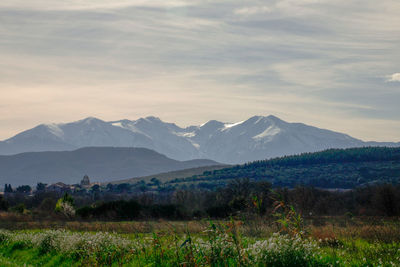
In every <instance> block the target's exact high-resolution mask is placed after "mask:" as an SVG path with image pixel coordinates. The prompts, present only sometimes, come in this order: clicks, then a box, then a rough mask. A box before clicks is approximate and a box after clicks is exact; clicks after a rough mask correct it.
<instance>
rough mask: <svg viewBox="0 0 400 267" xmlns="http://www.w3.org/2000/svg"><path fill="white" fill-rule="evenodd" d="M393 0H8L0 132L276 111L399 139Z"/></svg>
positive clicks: (0, 6) (0, 12)
mask: <svg viewBox="0 0 400 267" xmlns="http://www.w3.org/2000/svg"><path fill="white" fill-rule="evenodd" d="M399 12H400V2H399V1H395V0H383V1H379V2H377V1H374V0H365V1H344V0H335V1H332V0H271V1H253V0H252V1H246V2H242V1H231V0H228V1H223V2H219V1H198V0H191V1H183V0H165V1H160V0H155V1H142V0H134V1H130V0H123V1H118V2H115V1H109V0H98V1H95V2H93V1H77V0H66V1H61V2H60V1H58V2H54V1H50V0H36V1H22V0H4V1H1V3H0V18H1V19H0V20H1V26H0V38H1V39H0V40H1V41H0V56H1V58H2V62H1V66H0V84H1V87H0V88H1V98H0V114H1V116H0V140H4V139H7V138H9V137H12V136H14V135H15V134H17V133H19V132H21V131H24V130H27V129H30V128H32V127H34V126H36V125H38V124H41V123H61V122H71V121H76V120H80V119H83V118H85V117H89V116H92V117H96V118H99V119H102V120H105V121H112V120H120V119H130V120H135V119H138V118H140V117H147V116H156V117H160V118H161V119H162V120H163V121H166V122H174V123H176V124H177V125H179V126H188V125H200V124H202V123H204V122H206V121H209V120H213V119H215V120H219V121H223V122H238V121H242V120H245V119H247V118H249V117H252V116H254V115H263V116H268V115H271V114H272V115H275V116H277V117H279V118H281V119H282V120H285V121H288V122H301V123H305V124H308V125H312V126H316V127H319V128H324V129H329V130H333V131H337V132H342V133H346V134H349V135H351V136H353V137H355V138H359V139H362V140H365V141H369V140H373V141H395V142H398V141H400V116H399V114H400V105H399V104H398V102H399V100H400V64H399V62H400V50H399V46H400V28H399V27H398V25H400V16H399V15H398V14H399Z"/></svg>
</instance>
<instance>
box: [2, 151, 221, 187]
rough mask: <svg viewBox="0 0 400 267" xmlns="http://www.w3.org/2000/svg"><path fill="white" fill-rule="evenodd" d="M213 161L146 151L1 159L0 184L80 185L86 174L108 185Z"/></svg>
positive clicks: (58, 153) (29, 154)
mask: <svg viewBox="0 0 400 267" xmlns="http://www.w3.org/2000/svg"><path fill="white" fill-rule="evenodd" d="M215 165H219V163H217V162H215V161H212V160H202V159H198V160H188V161H177V160H174V159H170V158H168V157H166V156H164V155H162V154H160V153H157V152H155V151H153V150H150V149H147V148H117V147H86V148H80V149H78V150H74V151H51V152H27V153H20V154H17V155H9V156H0V184H5V183H11V184H12V185H13V186H15V185H21V184H30V185H35V184H36V183H38V182H42V183H55V182H60V181H62V182H63V183H66V184H75V183H79V181H80V180H81V179H82V177H83V175H85V174H87V175H89V177H90V178H91V179H92V181H95V182H109V181H112V180H117V179H126V178H129V177H140V176H146V175H152V174H158V173H162V172H170V171H176V170H182V169H190V168H198V167H202V166H215Z"/></svg>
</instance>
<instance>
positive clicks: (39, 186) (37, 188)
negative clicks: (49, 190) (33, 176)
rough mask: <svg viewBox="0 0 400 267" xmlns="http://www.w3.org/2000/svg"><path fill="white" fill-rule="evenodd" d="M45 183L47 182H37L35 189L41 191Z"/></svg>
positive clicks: (44, 187)
mask: <svg viewBox="0 0 400 267" xmlns="http://www.w3.org/2000/svg"><path fill="white" fill-rule="evenodd" d="M46 185H47V184H44V183H40V182H39V183H37V185H36V190H37V191H38V192H43V191H44V190H45V189H46Z"/></svg>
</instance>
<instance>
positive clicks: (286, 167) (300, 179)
mask: <svg viewBox="0 0 400 267" xmlns="http://www.w3.org/2000/svg"><path fill="white" fill-rule="evenodd" d="M234 178H250V179H254V180H256V181H261V180H263V181H268V182H270V183H272V185H273V186H287V187H294V186H296V185H309V186H315V187H321V188H354V187H356V186H360V185H366V184H371V183H393V184H397V183H398V182H399V181H400V148H387V147H365V148H351V149H329V150H325V151H322V152H317V153H304V154H301V155H297V156H286V157H280V158H275V159H271V160H263V161H255V162H251V163H247V164H244V165H236V166H234V167H231V168H225V169H221V170H214V171H212V172H211V171H208V172H207V171H206V172H204V173H203V174H202V175H197V176H192V177H188V178H184V179H175V180H172V181H170V183H172V184H180V183H186V184H190V183H197V185H198V186H200V187H208V188H211V187H213V186H215V185H222V184H226V183H227V182H228V181H229V180H231V179H234Z"/></svg>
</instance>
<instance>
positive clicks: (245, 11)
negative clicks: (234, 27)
mask: <svg viewBox="0 0 400 267" xmlns="http://www.w3.org/2000/svg"><path fill="white" fill-rule="evenodd" d="M270 12H272V8H271V7H268V6H251V7H242V8H238V9H235V10H234V13H235V14H238V15H246V16H249V15H254V14H264V13H270Z"/></svg>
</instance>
